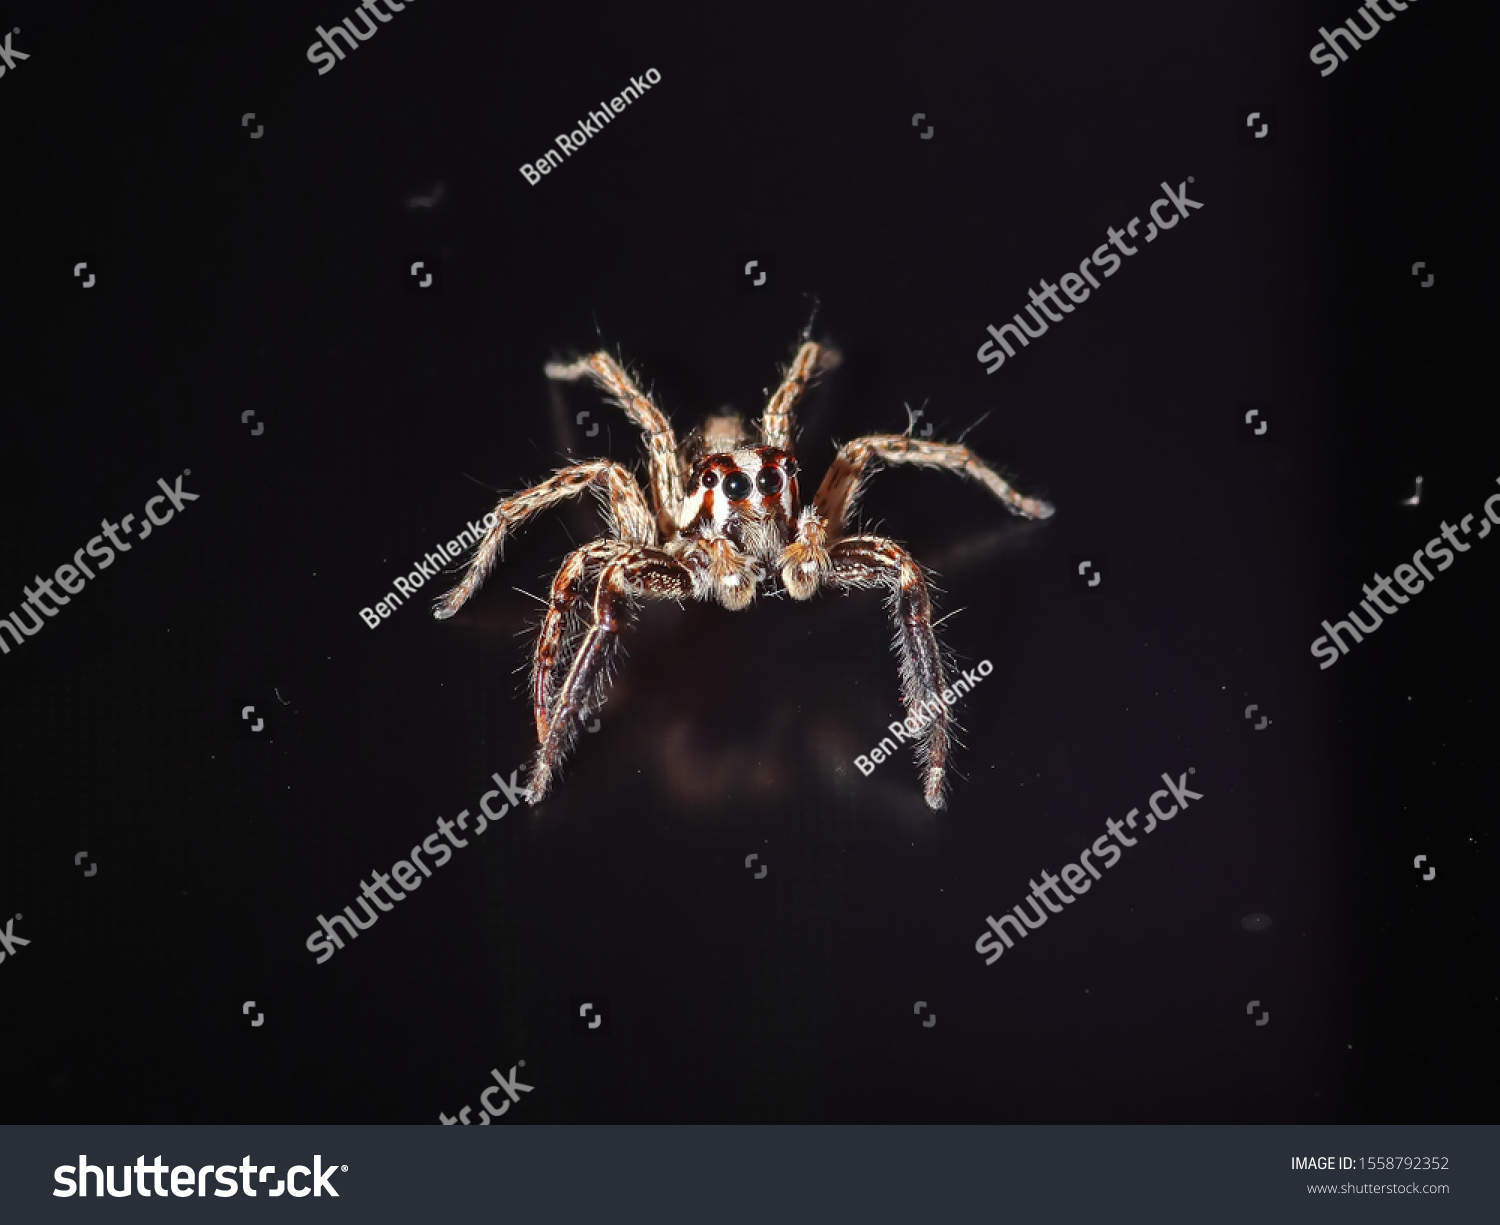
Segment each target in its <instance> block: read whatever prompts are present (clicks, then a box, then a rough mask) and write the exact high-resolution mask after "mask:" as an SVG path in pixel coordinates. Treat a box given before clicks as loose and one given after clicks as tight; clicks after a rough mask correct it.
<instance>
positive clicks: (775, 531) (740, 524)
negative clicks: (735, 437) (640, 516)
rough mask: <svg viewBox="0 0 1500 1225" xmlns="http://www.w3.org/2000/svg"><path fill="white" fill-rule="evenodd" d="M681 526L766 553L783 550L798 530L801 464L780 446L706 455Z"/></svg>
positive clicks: (694, 475) (691, 483) (692, 481)
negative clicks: (718, 536) (722, 536)
mask: <svg viewBox="0 0 1500 1225" xmlns="http://www.w3.org/2000/svg"><path fill="white" fill-rule="evenodd" d="M684 493H685V495H686V496H685V497H684V498H683V501H682V513H681V515H680V516H679V517H678V520H677V522H678V525H679V526H680V527H681V528H682V530H683V531H684V532H685V533H687V534H689V535H701V534H703V533H705V532H712V533H714V534H718V535H724V536H727V537H729V539H730V540H732V541H734V543H735V544H736V545H738V546H739V547H741V548H744V549H747V550H748V551H750V552H753V553H756V554H761V553H766V552H770V551H771V550H775V551H778V552H779V550H780V549H781V548H783V547H784V546H785V545H786V544H787V543H788V542H789V541H790V540H791V538H792V534H793V532H794V531H795V530H796V528H795V525H796V522H797V513H798V512H799V511H800V510H801V509H802V501H801V498H800V497H799V496H798V493H797V460H796V458H795V457H794V456H793V455H792V453H791V452H790V451H783V450H781V449H780V448H779V447H741V448H738V449H736V450H734V451H719V452H716V453H714V454H711V455H704V456H702V457H701V458H699V460H698V461H697V462H696V463H695V464H694V465H693V467H692V470H691V472H690V473H689V476H688V487H687V489H686V490H685V491H684Z"/></svg>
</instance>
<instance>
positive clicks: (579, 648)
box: [434, 341, 1052, 808]
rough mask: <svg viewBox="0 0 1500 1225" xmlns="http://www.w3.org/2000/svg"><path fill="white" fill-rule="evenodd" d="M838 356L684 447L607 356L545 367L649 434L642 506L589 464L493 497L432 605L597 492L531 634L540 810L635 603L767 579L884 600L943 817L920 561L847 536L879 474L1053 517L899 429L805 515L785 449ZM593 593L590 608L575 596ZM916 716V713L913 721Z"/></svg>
mask: <svg viewBox="0 0 1500 1225" xmlns="http://www.w3.org/2000/svg"><path fill="white" fill-rule="evenodd" d="M835 361H836V358H835V356H834V354H833V353H832V352H831V351H829V350H827V349H824V348H823V347H822V346H820V345H817V344H814V343H812V342H811V341H809V342H807V343H804V344H803V345H802V347H801V348H800V349H798V351H797V356H796V358H795V359H794V360H793V362H792V365H791V368H790V369H789V370H788V371H787V373H786V377H785V379H784V380H783V382H782V384H781V386H780V388H778V390H777V392H776V394H775V395H774V396H772V398H771V402H770V404H769V405H768V406H767V407H766V412H765V416H764V417H762V418H761V421H760V423H759V430H758V434H759V437H758V439H757V438H751V437H750V436H749V434H748V432H747V431H746V429H745V428H744V426H743V424H742V423H741V422H740V421H739V419H738V418H734V417H712V418H710V419H709V420H708V422H707V423H706V424H705V426H704V428H703V430H702V431H701V433H700V434H699V435H698V436H697V437H696V438H695V439H694V440H691V445H689V446H685V447H679V445H678V443H677V439H676V436H675V435H674V434H673V432H672V426H671V424H670V423H669V422H668V421H667V419H666V417H665V416H664V415H663V414H662V412H661V410H660V409H659V408H657V406H656V405H655V403H653V402H652V400H651V398H650V397H649V396H647V395H646V394H645V393H643V392H642V391H640V390H639V389H638V388H637V387H636V386H635V384H634V383H633V382H632V381H631V379H630V376H629V375H627V374H626V373H625V371H624V370H623V369H622V368H621V366H620V365H619V363H617V362H616V361H615V360H614V359H613V358H612V357H610V356H609V355H608V354H607V353H595V354H594V355H592V356H591V357H586V358H584V359H582V360H581V361H577V362H573V363H571V364H567V365H549V366H548V367H547V374H548V375H549V376H550V377H551V378H555V379H568V380H572V379H579V378H584V377H588V378H592V379H593V380H594V381H595V382H596V383H598V384H599V385H600V387H602V388H603V389H604V390H605V391H606V392H607V393H608V394H609V396H610V398H611V399H613V400H614V401H615V403H616V404H618V405H619V406H620V407H621V408H622V409H624V410H625V413H626V414H627V415H628V416H629V417H630V419H631V421H633V422H634V423H635V424H636V425H637V426H639V427H640V429H641V430H642V432H643V433H644V434H645V439H646V446H647V450H648V454H649V477H650V488H651V499H650V502H649V503H648V501H647V499H646V495H645V494H644V493H643V492H642V490H641V487H640V485H639V484H637V482H636V479H635V477H634V476H632V475H631V473H630V472H628V471H627V470H626V469H625V468H623V467H621V466H620V465H619V464H616V463H613V462H612V461H610V460H604V459H597V460H589V461H587V462H585V463H581V464H575V465H573V466H572V467H569V468H564V469H563V470H562V471H560V472H556V473H554V474H553V475H552V476H550V477H548V478H547V479H546V480H545V481H543V482H542V483H541V484H539V485H535V486H533V487H532V488H530V489H527V490H524V491H522V492H521V493H518V494H516V495H514V496H513V497H509V498H506V499H504V500H503V501H502V502H501V503H500V505H499V506H497V507H496V508H495V524H494V526H493V527H492V528H491V529H490V530H489V532H488V534H487V535H486V536H485V538H484V539H483V540H482V541H480V543H479V547H478V548H477V549H476V550H475V554H474V559H473V561H472V562H471V563H470V565H469V569H468V571H467V573H466V574H465V575H464V577H463V580H462V581H461V582H460V583H459V584H458V586H457V587H455V588H454V589H453V590H452V591H450V592H449V593H448V594H447V595H446V596H444V597H443V598H442V599H441V600H439V601H438V604H437V607H436V609H435V610H434V615H435V616H437V617H438V618H440V619H441V618H446V617H451V616H452V615H453V614H454V613H456V612H457V611H458V610H459V608H460V607H461V606H462V605H463V603H464V601H466V600H467V599H468V598H469V597H470V596H471V595H473V594H474V591H475V590H476V589H477V588H478V587H479V585H480V584H481V583H482V582H484V579H485V577H486V575H488V574H489V572H490V570H491V568H492V567H493V566H494V564H495V560H496V558H497V557H498V556H499V553H500V548H501V545H502V544H503V543H504V541H505V537H506V536H507V535H508V534H509V533H510V532H511V531H512V530H514V529H515V528H516V527H518V526H519V525H520V524H521V523H522V522H523V521H524V520H525V519H527V518H528V517H530V516H531V515H533V514H535V513H536V512H537V511H539V510H542V509H544V508H545V507H548V506H551V505H553V504H554V503H556V502H559V501H561V500H563V499H564V498H570V497H576V496H577V495H579V494H581V493H583V492H584V491H585V490H591V491H593V492H594V493H596V494H598V495H599V497H600V499H601V502H602V503H603V505H604V507H605V510H606V514H607V517H608V520H609V529H610V530H609V533H608V534H607V535H606V536H603V537H601V538H600V539H598V540H594V541H591V542H590V543H588V544H586V545H584V546H583V547H582V548H578V549H575V550H574V551H573V552H572V553H570V554H569V555H568V557H567V558H566V560H564V562H563V564H562V567H561V569H559V570H558V572H557V576H556V577H555V578H554V579H553V581H552V592H551V599H550V600H549V601H548V607H547V612H546V615H545V617H544V619H543V621H542V628H541V632H540V634H539V635H538V636H537V644H536V654H535V659H534V663H533V668H532V686H531V688H532V710H533V714H534V715H535V718H536V730H537V739H538V740H539V741H540V747H539V748H538V749H537V755H536V760H535V763H534V765H533V767H532V771H531V776H530V778H529V779H528V782H527V785H528V789H529V790H528V798H529V799H530V801H531V802H532V803H533V804H535V803H538V802H539V801H540V800H541V799H542V798H543V797H544V796H545V795H546V794H547V792H548V790H549V789H550V787H551V783H552V776H553V774H554V772H555V771H556V769H557V767H558V765H559V764H560V763H561V762H562V759H563V758H564V757H566V756H567V754H568V751H569V750H570V749H571V748H572V746H573V744H574V742H575V741H576V740H577V738H578V729H579V726H580V724H582V723H583V722H585V721H586V720H587V719H588V718H589V717H590V716H591V715H592V714H593V712H594V711H595V710H597V709H598V708H599V706H600V704H601V703H602V702H603V699H604V690H605V687H606V684H607V680H608V674H609V665H610V662H611V660H612V659H613V656H614V652H615V650H616V648H617V647H618V645H619V635H620V630H621V629H622V627H623V626H624V624H625V620H626V617H627V615H628V613H629V611H630V607H631V605H632V604H633V603H634V602H636V601H639V600H642V599H657V600H685V599H696V600H716V601H717V602H718V603H720V604H722V605H723V606H724V607H725V608H728V609H741V608H744V607H745V606H746V605H748V604H749V603H750V602H751V601H752V600H754V599H755V595H756V592H757V591H758V590H759V589H760V588H761V586H762V585H763V584H769V585H771V586H774V585H776V584H778V583H779V585H780V587H781V589H783V590H785V591H786V593H787V594H788V595H790V596H791V597H792V598H793V599H797V600H805V599H807V598H809V597H810V596H812V595H813V594H814V593H815V592H816V591H817V590H818V589H819V588H820V587H826V588H830V589H832V590H835V591H839V590H842V591H848V590H851V589H871V588H874V589H879V590H883V591H884V592H886V594H887V596H888V601H889V605H890V611H891V616H892V619H893V620H894V622H895V625H896V644H895V645H896V651H897V654H898V656H899V657H900V661H901V690H902V694H901V696H902V699H903V701H904V702H905V704H906V708H907V712H908V714H909V715H912V716H915V717H916V722H917V723H918V724H919V725H921V726H922V728H923V730H922V731H921V732H920V733H919V735H918V741H917V762H918V765H919V767H920V768H921V770H922V782H923V791H924V793H925V795H926V798H927V803H928V804H929V805H930V806H931V807H933V808H941V807H943V788H944V778H945V772H946V767H947V760H948V743H949V739H950V736H949V725H950V720H949V717H948V714H947V707H946V706H945V705H944V704H943V702H942V700H941V698H940V696H939V695H941V694H942V692H943V689H944V682H943V664H942V657H941V655H940V653H939V650H938V645H937V639H936V637H935V636H934V634H933V630H932V599H931V595H930V592H929V589H928V582H927V577H926V575H925V574H924V573H923V571H922V568H921V566H919V565H918V564H917V563H916V561H914V560H913V559H912V557H911V555H910V554H909V553H907V552H906V550H905V549H903V548H902V547H901V546H900V545H898V544H896V543H895V542H894V541H892V540H888V539H886V538H885V537H882V536H872V535H865V534H854V535H849V534H846V530H845V529H846V524H847V523H848V520H849V516H850V514H851V513H852V511H853V508H854V505H855V503H856V501H857V500H858V497H859V493H860V490H861V487H862V486H863V484H864V481H865V479H866V478H867V477H868V476H869V475H870V474H871V473H872V472H873V471H875V469H876V468H877V467H879V466H880V465H881V464H882V463H884V464H915V465H919V466H923V467H929V468H946V469H948V470H949V471H952V472H958V473H961V474H962V475H964V476H968V477H972V478H973V479H974V480H977V481H979V482H980V483H981V484H983V485H984V486H985V487H986V488H987V489H989V490H990V492H991V493H993V494H994V495H995V496H996V497H998V498H1000V499H1001V501H1003V502H1004V503H1005V504H1006V506H1007V507H1009V508H1010V510H1011V511H1012V512H1014V513H1015V514H1019V515H1024V516H1025V517H1026V518H1028V519H1045V518H1046V517H1047V516H1048V515H1050V514H1052V507H1051V506H1049V505H1048V504H1047V503H1046V502H1042V501H1039V500H1037V499H1035V498H1026V497H1022V496H1021V495H1020V494H1019V493H1017V492H1016V491H1015V490H1014V489H1012V488H1011V487H1010V485H1009V484H1007V483H1006V482H1005V481H1004V480H1003V479H1002V478H1001V476H1000V474H999V473H997V472H996V471H995V470H994V469H993V468H991V467H990V466H989V465H988V464H987V463H985V462H984V460H982V459H980V458H979V457H978V456H977V455H975V454H974V453H973V452H972V451H970V450H969V448H968V447H966V446H963V445H962V444H961V443H950V442H935V441H928V440H926V439H921V438H913V437H912V436H911V434H910V432H909V431H908V432H907V433H905V434H871V435H866V436H865V437H863V438H856V439H854V440H853V441H852V442H847V443H845V444H844V445H843V446H842V447H840V448H839V450H838V453H837V454H836V455H835V456H834V459H833V463H832V464H831V465H830V467H829V469H828V472H827V473H826V474H825V475H824V477H823V482H822V484H821V485H819V486H818V491H817V494H816V495H815V496H814V498H813V500H812V502H811V504H810V505H806V506H804V505H803V504H802V499H801V495H800V491H799V489H798V484H797V476H798V472H799V469H798V464H797V460H796V458H795V457H794V456H793V454H792V452H791V449H790V448H791V429H792V414H793V411H794V409H795V408H796V405H797V402H798V400H799V399H800V398H801V396H802V393H803V391H804V390H805V389H806V388H807V385H808V383H809V382H810V381H811V380H812V378H813V377H814V376H815V375H816V374H817V373H818V372H819V371H820V370H822V369H825V368H827V367H829V366H831V365H833V364H834V362H835ZM590 592H591V593H592V600H591V601H590V602H589V604H588V607H587V611H586V612H585V609H584V607H583V605H582V601H581V597H587V596H588V595H589V593H590ZM919 712H921V713H919Z"/></svg>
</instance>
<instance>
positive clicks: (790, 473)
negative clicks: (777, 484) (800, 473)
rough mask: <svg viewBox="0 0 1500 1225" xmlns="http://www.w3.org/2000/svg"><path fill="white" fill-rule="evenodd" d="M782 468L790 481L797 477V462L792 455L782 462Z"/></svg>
mask: <svg viewBox="0 0 1500 1225" xmlns="http://www.w3.org/2000/svg"><path fill="white" fill-rule="evenodd" d="M781 466H782V468H783V469H784V470H785V471H786V475H787V479H788V480H790V479H791V478H792V477H794V476H796V475H797V461H796V460H795V459H793V458H792V457H791V456H790V455H788V456H787V457H786V459H785V460H784V461H782V465H781Z"/></svg>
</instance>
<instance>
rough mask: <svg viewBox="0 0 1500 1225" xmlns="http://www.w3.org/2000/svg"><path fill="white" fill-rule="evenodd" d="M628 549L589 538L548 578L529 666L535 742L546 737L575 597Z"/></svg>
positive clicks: (575, 610) (575, 611)
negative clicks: (547, 593)
mask: <svg viewBox="0 0 1500 1225" xmlns="http://www.w3.org/2000/svg"><path fill="white" fill-rule="evenodd" d="M628 548H629V546H628V545H626V544H623V543H621V542H620V541H618V540H594V541H590V542H589V543H588V544H586V545H584V546H583V547H582V548H581V549H575V550H573V552H571V553H569V554H568V556H567V558H566V559H564V561H563V564H562V565H561V566H559V567H558V570H557V574H556V575H555V576H554V577H553V579H552V592H551V598H550V599H549V600H548V601H547V615H546V616H545V617H543V618H542V628H541V631H540V632H539V633H538V634H537V637H536V651H535V654H534V656H533V660H532V666H531V702H532V710H533V711H534V713H535V715H536V737H537V740H538V741H539V742H540V741H543V740H545V739H546V738H547V725H548V723H549V722H550V712H551V710H552V705H553V700H554V698H555V696H556V695H555V692H554V691H555V690H556V688H557V679H556V678H557V665H558V660H559V658H560V657H561V656H562V654H563V647H564V645H565V641H568V640H572V639H573V637H574V634H573V633H572V632H570V630H569V621H570V620H572V619H576V617H577V615H578V612H579V608H578V597H579V595H580V594H581V593H582V591H583V589H584V587H585V585H586V584H587V583H588V579H589V575H590V574H591V573H594V574H597V572H598V569H599V567H600V566H601V565H603V564H604V563H605V562H607V561H609V560H610V559H611V558H613V557H616V556H618V555H619V554H621V553H623V552H625V551H626V550H627V549H628Z"/></svg>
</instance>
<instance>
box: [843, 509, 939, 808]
mask: <svg viewBox="0 0 1500 1225" xmlns="http://www.w3.org/2000/svg"><path fill="white" fill-rule="evenodd" d="M828 553H829V558H830V560H831V563H832V573H830V574H829V575H828V576H827V577H826V578H825V579H824V584H825V585H826V586H828V587H831V588H834V589H837V588H840V587H842V588H845V589H849V588H854V589H864V590H868V589H870V588H880V587H883V588H885V589H886V590H887V591H888V592H889V597H890V598H889V607H890V612H891V619H892V620H893V621H894V622H895V623H896V638H895V641H894V642H893V643H892V646H893V647H894V648H895V651H896V655H897V658H898V659H899V660H900V661H901V697H902V700H903V701H904V702H905V704H906V714H907V723H908V725H911V726H916V727H917V728H918V730H917V731H916V732H915V733H913V736H914V738H915V740H916V742H917V749H916V756H917V767H918V769H919V770H921V772H922V790H923V793H924V795H925V796H926V798H927V806H928V807H929V808H932V809H940V808H942V807H943V806H944V804H945V800H944V798H943V790H944V783H945V771H946V767H947V763H948V743H949V735H948V728H949V723H950V720H949V717H948V708H947V707H946V706H945V705H943V699H942V696H941V695H942V692H943V688H944V681H943V661H942V657H941V655H940V654H939V651H938V644H937V636H936V635H935V634H934V633H933V631H932V596H931V592H930V591H929V589H928V585H927V579H926V577H925V576H924V575H923V573H922V569H921V567H920V566H918V565H917V563H916V562H915V561H914V560H912V556H911V554H910V553H908V552H907V551H906V550H905V549H903V548H901V546H900V545H898V544H896V543H895V542H894V541H891V540H886V539H885V538H883V537H881V536H851V537H849V538H848V539H847V540H841V541H839V542H838V543H837V544H835V545H833V546H831V547H830V548H829V550H828Z"/></svg>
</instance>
